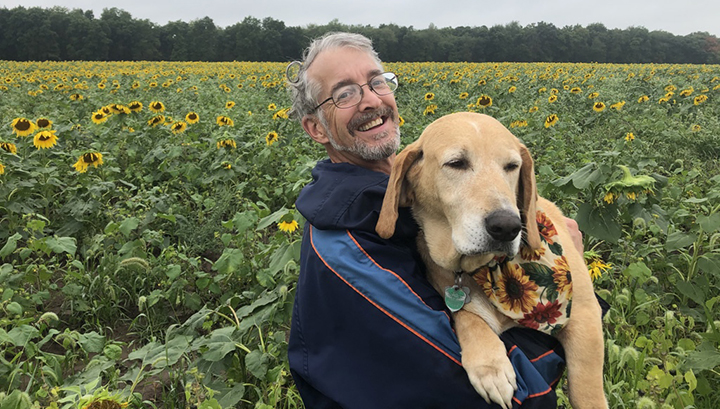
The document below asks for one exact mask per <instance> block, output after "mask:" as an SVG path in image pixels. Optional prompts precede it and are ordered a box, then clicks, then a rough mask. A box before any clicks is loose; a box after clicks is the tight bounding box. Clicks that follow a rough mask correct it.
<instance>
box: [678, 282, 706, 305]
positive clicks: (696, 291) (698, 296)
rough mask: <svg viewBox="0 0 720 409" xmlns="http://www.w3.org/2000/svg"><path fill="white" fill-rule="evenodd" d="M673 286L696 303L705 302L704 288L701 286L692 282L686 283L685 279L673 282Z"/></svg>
mask: <svg viewBox="0 0 720 409" xmlns="http://www.w3.org/2000/svg"><path fill="white" fill-rule="evenodd" d="M675 287H676V288H677V289H678V291H680V293H681V294H682V295H684V296H686V297H688V298H689V299H691V300H693V301H695V302H696V303H698V304H702V303H704V302H705V290H704V289H703V288H702V286H699V285H696V284H694V283H688V282H687V281H678V282H677V283H675Z"/></svg>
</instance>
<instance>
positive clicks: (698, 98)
mask: <svg viewBox="0 0 720 409" xmlns="http://www.w3.org/2000/svg"><path fill="white" fill-rule="evenodd" d="M707 99H708V97H707V95H702V94H701V95H698V96H696V97H695V98H694V99H693V105H700V104H702V103H703V102H705V101H707Z"/></svg>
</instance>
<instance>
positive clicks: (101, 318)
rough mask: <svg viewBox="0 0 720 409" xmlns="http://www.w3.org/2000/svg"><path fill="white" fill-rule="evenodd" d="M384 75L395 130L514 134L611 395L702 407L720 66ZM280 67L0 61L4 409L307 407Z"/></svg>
mask: <svg viewBox="0 0 720 409" xmlns="http://www.w3.org/2000/svg"><path fill="white" fill-rule="evenodd" d="M386 69H388V70H389V71H392V72H395V73H396V74H397V75H398V77H399V79H400V84H401V85H400V88H399V89H398V91H397V92H396V98H397V100H398V106H399V108H400V115H401V123H402V125H401V128H400V129H401V132H402V139H403V144H407V143H409V142H411V141H413V140H414V139H415V138H417V137H418V136H419V135H420V133H421V132H422V129H423V128H424V127H425V126H426V125H428V124H429V123H430V122H432V121H433V120H434V119H436V118H438V117H440V116H441V115H444V114H448V113H452V112H457V111H475V112H484V113H487V114H489V115H492V116H494V117H496V118H497V119H499V120H500V121H501V122H503V123H504V124H505V125H506V126H507V127H508V128H509V129H510V130H511V131H512V132H513V133H515V135H517V136H518V137H519V138H520V139H522V140H523V141H524V143H525V144H526V145H527V146H528V147H529V148H530V151H531V152H532V153H533V156H534V158H535V170H536V174H537V179H538V189H539V191H540V194H541V195H543V196H545V197H548V198H550V199H552V200H555V201H556V202H557V203H558V204H559V205H560V206H561V207H562V208H563V209H564V210H565V212H566V214H568V215H569V216H571V217H574V218H575V219H576V220H577V221H578V223H579V225H580V227H581V229H582V230H583V232H584V235H585V249H586V253H585V256H586V259H587V262H588V266H589V271H588V274H591V275H592V277H593V280H594V282H595V286H596V290H597V292H598V294H599V295H600V296H601V297H602V298H604V299H605V300H606V301H608V302H609V303H610V305H611V308H610V310H609V312H608V313H607V315H606V316H605V318H604V324H605V331H606V333H605V335H606V341H605V342H606V363H605V388H606V394H607V396H608V399H609V402H610V407H613V408H706V409H710V408H716V407H717V402H718V401H720V350H719V349H718V347H719V346H720V313H718V311H720V304H719V303H718V302H719V301H720V284H719V283H720V163H719V161H718V157H719V156H720V66H710V65H705V66H701V65H612V64H552V63H547V64H530V63H528V64H521V63H512V64H511V63H498V64H492V63H482V64H470V63H443V64H440V63H390V64H387V65H386ZM284 72H285V65H284V64H278V63H248V62H243V63H240V62H233V63H189V62H188V63H177V62H172V63H171V62H112V63H96V62H43V63H34V62H29V63H21V62H9V61H0V296H1V298H0V311H1V312H0V407H11V408H23V409H24V408H35V407H43V408H45V407H51V408H63V409H68V408H123V407H137V408H140V407H158V408H160V407H162V408H188V407H199V408H225V407H239V408H257V409H265V408H302V407H303V405H302V402H301V400H300V397H299V395H298V394H297V391H296V389H295V388H294V386H293V383H292V378H291V377H290V374H289V369H288V364H287V353H286V350H287V341H286V340H287V336H288V331H289V322H290V312H291V309H292V302H293V295H294V288H295V282H296V279H297V275H298V256H299V246H300V238H301V235H302V226H303V223H304V221H303V219H302V216H301V215H300V214H298V213H297V212H296V211H295V209H294V205H293V203H294V201H295V198H296V197H297V195H298V193H299V192H300V190H301V189H302V187H303V186H304V185H306V184H307V183H308V182H309V181H310V180H311V176H310V170H311V169H312V168H313V166H314V164H315V162H316V161H317V160H319V159H321V158H323V157H324V156H325V155H324V150H323V149H322V147H321V146H319V145H317V144H314V143H313V142H312V141H311V140H310V139H309V138H307V137H305V136H304V134H303V132H302V129H301V128H300V126H299V124H298V123H297V122H295V121H293V120H291V119H289V118H288V109H289V104H290V102H289V96H288V94H287V90H286V89H285V85H284V84H285V83H284ZM564 390H565V388H564V381H563V382H561V384H560V386H559V387H558V395H559V403H561V404H565V405H567V399H566V397H565V393H564Z"/></svg>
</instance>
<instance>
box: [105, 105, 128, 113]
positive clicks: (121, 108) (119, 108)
mask: <svg viewBox="0 0 720 409" xmlns="http://www.w3.org/2000/svg"><path fill="white" fill-rule="evenodd" d="M108 108H110V112H112V113H113V114H125V115H127V114H129V113H130V108H128V107H127V106H125V105H121V104H110V105H109V106H108Z"/></svg>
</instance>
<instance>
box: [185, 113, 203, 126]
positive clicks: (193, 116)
mask: <svg viewBox="0 0 720 409" xmlns="http://www.w3.org/2000/svg"><path fill="white" fill-rule="evenodd" d="M199 120H200V117H199V116H198V114H197V113H195V112H188V114H187V115H185V121H187V123H189V124H195V123H197V121H199Z"/></svg>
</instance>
